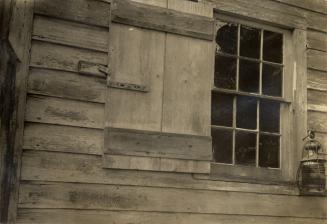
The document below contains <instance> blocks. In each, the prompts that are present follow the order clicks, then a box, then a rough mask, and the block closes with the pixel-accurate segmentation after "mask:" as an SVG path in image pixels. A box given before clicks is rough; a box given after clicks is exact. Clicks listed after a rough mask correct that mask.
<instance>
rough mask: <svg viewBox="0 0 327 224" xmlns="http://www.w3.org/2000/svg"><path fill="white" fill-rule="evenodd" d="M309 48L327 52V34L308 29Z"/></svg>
mask: <svg viewBox="0 0 327 224" xmlns="http://www.w3.org/2000/svg"><path fill="white" fill-rule="evenodd" d="M307 43H308V48H310V49H315V50H319V51H324V52H327V34H326V33H322V32H318V31H313V30H309V31H308V42H307Z"/></svg>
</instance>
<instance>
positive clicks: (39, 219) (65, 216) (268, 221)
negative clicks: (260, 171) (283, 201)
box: [17, 209, 326, 224]
mask: <svg viewBox="0 0 327 224" xmlns="http://www.w3.org/2000/svg"><path fill="white" fill-rule="evenodd" d="M154 220H155V223H156V224H172V223H178V224H199V223H202V224H217V223H222V224H239V223H242V224H253V223H258V224H280V223H285V224H286V223H287V224H308V223H310V224H325V223H326V220H324V219H314V218H295V217H264V216H246V215H223V214H219V215H218V214H217V215H212V214H190V213H160V212H133V211H89V210H78V211H76V210H58V209H52V210H50V209H20V210H19V214H18V222H17V223H20V224H61V223H69V224H88V223H97V224H116V223H119V224H140V223H142V224H153V222H154Z"/></svg>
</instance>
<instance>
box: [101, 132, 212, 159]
mask: <svg viewBox="0 0 327 224" xmlns="http://www.w3.org/2000/svg"><path fill="white" fill-rule="evenodd" d="M105 153H108V154H114V155H130V156H132V155H135V156H150V157H161V158H175V159H178V158H179V159H195V160H208V161H211V159H212V146H211V138H210V137H207V136H196V135H182V134H174V133H163V132H152V131H138V130H132V129H121V128H106V129H105Z"/></svg>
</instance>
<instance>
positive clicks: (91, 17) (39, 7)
mask: <svg viewBox="0 0 327 224" xmlns="http://www.w3.org/2000/svg"><path fill="white" fill-rule="evenodd" d="M34 12H35V13H36V14H41V15H47V16H53V17H56V18H60V19H66V20H71V21H76V22H81V23H85V24H89V25H96V26H104V27H108V26H109V12H110V4H109V3H105V2H102V1H96V0H79V1H78V3H76V0H56V1H46V0H44V1H41V0H36V1H35V6H34Z"/></svg>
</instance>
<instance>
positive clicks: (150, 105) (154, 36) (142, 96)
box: [106, 24, 165, 131]
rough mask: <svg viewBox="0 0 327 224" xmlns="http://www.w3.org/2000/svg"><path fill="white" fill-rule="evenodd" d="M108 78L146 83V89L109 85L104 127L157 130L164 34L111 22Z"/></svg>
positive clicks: (159, 116) (160, 104) (159, 126)
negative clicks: (125, 88)
mask: <svg viewBox="0 0 327 224" xmlns="http://www.w3.org/2000/svg"><path fill="white" fill-rule="evenodd" d="M111 31H112V32H110V45H111V47H112V48H113V49H112V51H111V54H110V55H111V56H110V65H111V69H112V73H111V74H112V78H111V80H112V81H115V82H126V83H133V84H138V85H146V86H149V92H147V93H142V92H135V91H126V90H123V89H113V88H110V90H109V91H108V95H107V104H106V106H107V109H106V119H107V120H106V126H110V127H117V128H130V129H139V130H151V131H159V130H160V128H161V117H162V115H161V112H162V91H163V76H164V54H165V53H164V52H165V34H164V33H161V32H157V31H150V30H143V29H140V28H136V27H131V26H126V25H121V24H112V29H111Z"/></svg>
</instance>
